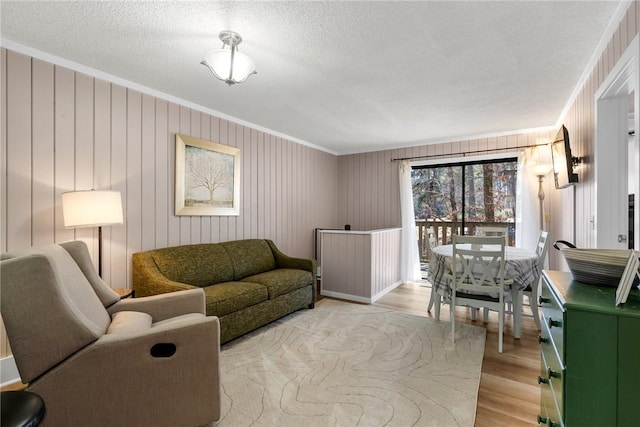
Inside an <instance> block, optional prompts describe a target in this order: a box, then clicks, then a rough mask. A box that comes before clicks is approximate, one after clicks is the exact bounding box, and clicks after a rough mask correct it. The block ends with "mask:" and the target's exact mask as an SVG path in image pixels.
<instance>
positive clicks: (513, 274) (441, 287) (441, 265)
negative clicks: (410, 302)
mask: <svg viewBox="0 0 640 427" xmlns="http://www.w3.org/2000/svg"><path fill="white" fill-rule="evenodd" d="M458 247H459V248H466V249H470V247H471V245H470V244H461V245H458ZM452 259H453V245H440V246H436V247H434V248H433V249H432V251H431V259H430V262H429V279H430V281H431V283H432V286H433V287H434V289H435V291H436V292H437V293H438V295H440V297H441V298H442V299H443V301H444V302H446V303H448V302H449V301H450V294H451V287H450V285H449V281H448V280H447V278H446V275H447V274H448V273H450V272H451V262H452ZM540 273H541V272H540V267H539V265H538V255H537V254H536V253H535V252H534V251H532V250H529V249H524V248H518V247H515V246H505V270H504V278H505V279H509V283H508V284H505V287H504V291H505V303H511V304H512V305H513V334H514V337H515V338H520V323H521V319H522V299H523V297H522V295H523V294H522V291H524V290H525V289H526V288H527V287H528V286H529V285H531V286H534V285H537V283H535V282H536V281H537V280H538V279H539V277H540ZM531 303H532V304H537V301H533V302H531Z"/></svg>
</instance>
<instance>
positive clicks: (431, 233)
mask: <svg viewBox="0 0 640 427" xmlns="http://www.w3.org/2000/svg"><path fill="white" fill-rule="evenodd" d="M427 236H428V239H429V240H428V241H429V256H431V255H432V253H433V248H435V247H436V246H438V240H437V239H436V231H435V230H434V228H433V226H431V227H429V228H427ZM438 298H440V296H439V295H438V294H437V292H436V287H435V286H434V285H433V283H432V284H431V297H430V298H429V305H428V306H427V312H428V313H431V309H432V308H433V304H434V303H435V301H436V299H438Z"/></svg>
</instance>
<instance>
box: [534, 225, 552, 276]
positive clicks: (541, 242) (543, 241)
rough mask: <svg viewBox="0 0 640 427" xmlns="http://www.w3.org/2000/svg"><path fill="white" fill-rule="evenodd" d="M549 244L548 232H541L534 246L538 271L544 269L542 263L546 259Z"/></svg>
mask: <svg viewBox="0 0 640 427" xmlns="http://www.w3.org/2000/svg"><path fill="white" fill-rule="evenodd" d="M549 243H550V240H549V232H548V231H541V232H540V236H539V237H538V243H537V244H536V255H538V267H539V269H540V270H542V269H543V268H544V261H545V259H546V258H547V251H548V250H549Z"/></svg>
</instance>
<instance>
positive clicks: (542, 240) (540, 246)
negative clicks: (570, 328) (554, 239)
mask: <svg viewBox="0 0 640 427" xmlns="http://www.w3.org/2000/svg"><path fill="white" fill-rule="evenodd" d="M549 242H550V240H549V232H547V231H541V232H540V236H538V243H537V244H536V255H537V256H538V273H541V272H542V269H543V268H544V261H545V259H546V258H547V251H548V250H549ZM522 293H523V294H524V295H526V296H527V298H528V299H529V306H530V307H531V314H532V315H533V320H534V321H535V322H536V326H537V327H538V330H540V316H539V314H538V295H539V294H540V276H539V275H538V277H536V278H535V280H533V281H532V282H531V283H529V285H527V287H526V289H525V290H524V291H522Z"/></svg>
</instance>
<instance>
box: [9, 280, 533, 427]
mask: <svg viewBox="0 0 640 427" xmlns="http://www.w3.org/2000/svg"><path fill="white" fill-rule="evenodd" d="M430 295H431V288H429V287H426V286H424V285H422V284H419V283H411V284H406V285H401V286H399V287H398V288H396V289H394V290H393V291H391V292H389V293H388V294H387V295H385V296H384V297H382V298H380V299H379V300H378V301H377V302H376V303H375V305H378V306H381V307H385V308H388V309H392V310H398V311H403V312H406V313H411V314H415V315H418V316H427V317H433V315H432V314H430V313H427V304H428V302H429V296H430ZM478 317H479V320H476V321H475V322H473V321H471V318H470V317H469V310H468V309H465V308H462V307H458V308H457V309H456V321H457V322H461V323H468V324H471V325H477V326H486V328H487V342H486V344H485V348H484V360H483V362H482V376H481V378H480V389H479V391H478V407H477V410H476V423H475V425H476V427H485V426H491V427H496V426H509V427H517V426H532V425H537V424H536V416H537V415H538V407H539V404H540V389H539V386H538V383H537V379H538V373H539V371H540V351H539V347H538V329H537V328H536V325H535V323H534V321H533V318H531V317H523V318H522V331H521V335H522V337H521V338H520V339H519V340H517V339H514V338H513V323H512V317H511V316H509V315H507V318H506V320H505V325H506V326H505V333H504V341H503V349H502V351H503V352H502V354H500V353H498V316H497V314H496V313H493V312H492V313H490V315H489V322H488V323H487V324H486V325H485V324H484V323H482V320H481V318H482V316H478ZM440 320H441V321H448V320H449V306H448V305H444V306H443V307H442V310H441V316H440ZM23 387H24V385H22V384H13V385H11V386H8V387H4V388H2V390H16V389H21V388H23Z"/></svg>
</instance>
